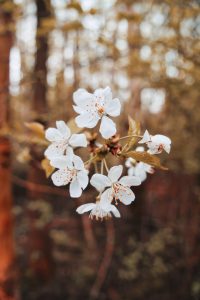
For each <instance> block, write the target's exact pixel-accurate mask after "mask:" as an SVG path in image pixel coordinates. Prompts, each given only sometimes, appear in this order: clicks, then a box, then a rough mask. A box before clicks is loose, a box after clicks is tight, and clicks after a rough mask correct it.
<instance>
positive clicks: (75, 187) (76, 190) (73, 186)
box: [69, 178, 82, 198]
mask: <svg viewBox="0 0 200 300" xmlns="http://www.w3.org/2000/svg"><path fill="white" fill-rule="evenodd" d="M69 193H70V196H71V197H72V198H79V197H80V196H81V194H82V189H81V186H80V184H79V182H78V180H77V179H76V178H75V179H74V180H73V181H72V182H71V183H70V186H69Z"/></svg>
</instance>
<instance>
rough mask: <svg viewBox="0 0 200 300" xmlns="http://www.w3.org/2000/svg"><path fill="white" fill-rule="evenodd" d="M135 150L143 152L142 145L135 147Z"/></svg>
mask: <svg viewBox="0 0 200 300" xmlns="http://www.w3.org/2000/svg"><path fill="white" fill-rule="evenodd" d="M135 151H138V152H143V151H144V147H143V146H139V147H137V148H136V149H135Z"/></svg>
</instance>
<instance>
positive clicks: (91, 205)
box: [76, 203, 96, 214]
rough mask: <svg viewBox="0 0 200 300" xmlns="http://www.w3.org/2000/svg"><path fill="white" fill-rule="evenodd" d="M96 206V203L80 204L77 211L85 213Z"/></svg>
mask: <svg viewBox="0 0 200 300" xmlns="http://www.w3.org/2000/svg"><path fill="white" fill-rule="evenodd" d="M95 206H96V204H95V203H86V204H83V205H80V206H79V207H78V208H77V209H76V212H77V213H79V214H83V213H85V212H87V211H90V210H92V209H93V208H94V207H95Z"/></svg>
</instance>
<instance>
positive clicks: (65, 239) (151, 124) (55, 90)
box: [0, 0, 200, 300]
mask: <svg viewBox="0 0 200 300" xmlns="http://www.w3.org/2000/svg"><path fill="white" fill-rule="evenodd" d="M199 37H200V2H199V1H198V0H190V1H187V0H163V1H156V0H145V1H143V0H138V1H136V0H79V1H78V0H77V1H76V0H71V1H70V0H51V1H50V0H13V1H10V0H6V1H2V0H0V300H40V299H42V300H44V299H48V300H64V299H65V300H66V299H67V300H68V299H69V300H71V299H72V300H74V299H75V300H76V299H80V300H82V299H99V300H105V299H109V300H120V299H124V300H132V299H134V300H144V299H145V300H146V299H148V300H177V299H179V298H181V299H182V300H190V299H191V300H192V299H194V300H198V299H200V227H199V225H200V220H199V216H200V176H199V175H200V154H199V153H200V142H199V132H200V122H199V119H200V104H199V90H200V80H199V78H200V68H199V66H200V55H199V53H200V39H199ZM105 86H110V87H111V88H112V90H113V94H114V95H115V96H118V98H119V99H120V100H121V102H122V104H123V114H122V117H121V119H120V123H119V124H118V126H119V128H120V131H121V132H123V131H124V132H125V130H127V126H128V125H127V114H129V115H131V116H132V117H133V118H134V119H136V120H139V121H140V122H141V124H142V128H143V129H146V128H148V129H149V131H150V133H152V134H156V133H162V134H165V135H167V136H169V137H170V138H171V139H172V142H173V144H172V152H171V153H170V155H169V156H167V155H163V157H162V162H163V163H164V164H165V165H166V166H168V167H169V171H168V172H164V171H157V172H156V173H155V174H154V175H149V177H148V179H147V180H146V181H145V182H144V183H143V184H142V186H140V187H137V189H136V200H135V202H134V203H133V204H132V205H131V206H129V207H123V206H122V205H120V210H121V213H122V215H123V217H122V218H121V219H120V220H114V219H112V220H110V221H108V222H102V223H101V222H100V223H99V222H94V221H91V220H90V219H88V216H87V215H83V216H79V215H78V216H77V215H76V213H75V209H76V207H77V206H78V205H79V204H80V203H81V201H85V202H90V201H93V195H91V192H90V190H87V191H86V192H85V193H84V197H82V200H80V201H79V200H78V201H76V200H72V199H70V198H69V196H68V192H67V190H66V188H65V189H62V188H56V187H54V186H53V185H52V183H51V180H50V179H47V178H46V177H45V173H44V171H43V170H42V168H41V164H40V162H41V160H42V158H43V151H44V148H42V147H41V146H38V145H37V143H35V142H34V141H33V140H32V138H31V136H30V132H29V131H28V130H27V128H26V127H25V125H24V123H25V122H31V121H38V122H41V123H42V124H44V125H45V126H49V125H54V122H55V120H60V119H63V120H65V121H67V120H69V119H70V118H71V117H73V116H75V114H74V112H73V110H72V94H73V92H74V91H75V90H76V89H77V88H79V87H82V88H86V89H88V90H90V91H93V90H94V89H96V88H98V87H105Z"/></svg>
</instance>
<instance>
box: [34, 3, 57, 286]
mask: <svg viewBox="0 0 200 300" xmlns="http://www.w3.org/2000/svg"><path fill="white" fill-rule="evenodd" d="M36 6H37V36H36V45H37V51H36V60H35V69H34V76H35V80H34V86H33V109H34V113H35V115H36V120H39V121H40V122H41V121H44V114H45V113H46V112H47V97H46V93H47V80H46V78H47V66H46V63H47V58H48V34H44V33H42V31H41V24H42V22H43V20H44V19H46V18H48V17H50V8H51V6H50V0H36ZM31 156H32V158H33V159H32V163H31V166H30V171H29V174H28V179H29V180H30V181H31V182H34V183H39V184H42V183H44V184H45V183H46V178H45V174H44V172H43V170H41V168H40V161H41V160H42V157H41V153H40V150H38V149H37V146H33V147H32V149H31ZM40 199H44V194H42V195H41V193H40V192H37V191H31V192H29V200H30V201H36V200H40ZM29 217H30V240H29V244H28V247H29V251H28V252H29V255H30V257H29V267H30V269H31V270H32V273H33V274H34V275H33V276H34V277H35V279H37V280H46V279H47V278H48V277H49V276H51V274H52V259H51V241H50V238H49V237H48V233H47V232H46V230H45V228H41V227H40V228H38V226H37V221H38V219H37V216H36V215H35V213H33V212H31V211H29ZM36 252H37V253H38V255H37V257H36V258H35V256H34V253H36ZM33 257H34V258H33Z"/></svg>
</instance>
